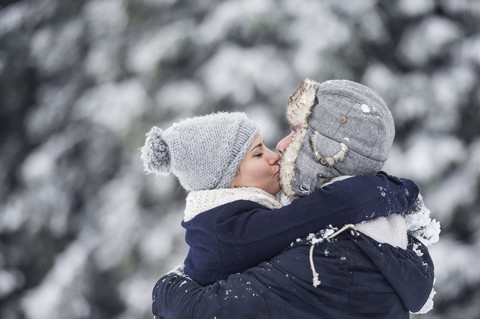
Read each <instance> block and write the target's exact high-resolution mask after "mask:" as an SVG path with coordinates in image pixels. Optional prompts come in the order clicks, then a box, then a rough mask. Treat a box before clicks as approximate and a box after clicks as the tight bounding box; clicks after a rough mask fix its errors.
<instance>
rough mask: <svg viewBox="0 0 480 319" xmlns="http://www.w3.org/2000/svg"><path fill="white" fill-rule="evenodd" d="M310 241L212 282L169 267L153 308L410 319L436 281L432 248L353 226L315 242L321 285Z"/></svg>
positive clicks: (163, 316)
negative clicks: (398, 243)
mask: <svg viewBox="0 0 480 319" xmlns="http://www.w3.org/2000/svg"><path fill="white" fill-rule="evenodd" d="M413 245H416V246H417V247H418V248H416V249H420V250H421V252H422V253H423V255H422V254H420V255H421V256H418V255H417V254H416V253H415V252H414V251H413V250H412V249H411V248H412V246H413ZM310 247H311V245H310V243H309V242H308V241H302V242H297V243H295V244H294V245H292V246H289V247H287V248H286V249H285V250H283V251H282V252H281V253H280V254H279V255H278V256H276V257H275V258H273V259H272V260H271V261H269V262H263V263H261V264H259V265H258V266H257V267H254V268H251V269H249V270H247V271H244V272H243V273H241V274H234V275H231V276H229V277H228V278H227V279H226V280H220V281H217V282H216V283H214V284H212V285H209V286H206V287H203V286H200V285H199V284H197V283H195V282H194V281H192V280H191V279H188V278H186V277H184V276H181V275H178V274H175V273H170V274H167V275H165V276H164V277H162V278H161V279H160V280H159V281H158V282H157V284H156V286H155V288H154V289H153V303H152V311H153V314H154V315H155V316H156V317H157V318H159V319H192V318H216V319H224V318H225V319H237V318H238V319H240V318H249V319H253V318H258V319H267V318H268V319H293V318H298V319H313V318H316V319H360V318H369V319H408V318H409V311H413V312H415V311H418V310H419V309H420V308H421V307H422V306H423V304H424V303H425V301H426V300H427V299H428V296H429V293H430V291H431V289H432V286H433V277H434V275H433V271H434V269H433V263H432V260H431V258H430V255H429V254H428V250H427V249H426V247H425V246H423V245H422V244H421V243H420V242H418V241H417V240H416V239H415V238H413V237H410V236H409V249H408V250H403V249H400V248H395V247H392V246H391V245H389V244H379V243H378V242H376V241H374V240H373V239H371V238H370V237H368V236H366V235H363V234H361V233H360V232H356V233H355V232H350V231H345V232H343V233H341V234H340V235H338V236H337V237H335V238H334V239H333V240H331V241H324V242H322V243H318V244H316V245H315V249H314V251H313V261H314V265H315V268H316V271H317V272H318V273H319V279H320V285H318V286H317V287H314V286H313V284H312V270H311V268H310V264H309V250H310Z"/></svg>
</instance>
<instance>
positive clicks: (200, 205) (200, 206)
mask: <svg viewBox="0 0 480 319" xmlns="http://www.w3.org/2000/svg"><path fill="white" fill-rule="evenodd" d="M237 200H248V201H252V202H256V203H258V204H260V205H262V206H265V207H267V208H269V209H277V208H280V207H282V206H283V205H282V204H281V203H280V202H279V201H278V200H277V198H276V197H275V196H273V195H271V194H269V193H267V192H265V191H264V190H261V189H259V188H256V187H239V188H221V189H211V190H202V191H192V192H190V193H188V196H187V200H186V206H185V214H184V218H183V220H184V221H185V222H187V221H189V220H191V219H193V218H194V217H195V216H197V215H198V214H201V213H203V212H205V211H207V210H210V209H212V208H215V207H218V206H221V205H224V204H228V203H231V202H234V201H237Z"/></svg>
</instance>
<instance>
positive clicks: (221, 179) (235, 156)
mask: <svg viewBox="0 0 480 319" xmlns="http://www.w3.org/2000/svg"><path fill="white" fill-rule="evenodd" d="M258 132H259V127H258V126H257V124H256V123H255V122H253V121H252V120H250V119H249V118H248V117H247V116H246V114H244V113H240V112H235V113H226V112H221V113H213V114H209V115H204V116H198V117H193V118H188V119H185V120H183V121H181V122H179V123H175V124H173V125H172V126H171V127H169V128H168V129H166V130H162V129H160V128H158V127H156V126H154V127H153V128H152V130H151V131H150V132H148V133H147V135H146V136H147V138H146V141H145V145H144V146H143V147H142V149H141V158H142V160H143V163H144V166H145V171H146V172H147V173H156V174H157V175H168V174H169V173H170V172H172V173H173V174H174V175H175V176H176V177H177V178H178V180H179V181H180V184H181V185H182V186H183V188H185V190H186V191H197V190H207V189H216V188H226V187H227V186H228V185H229V184H230V182H231V181H232V180H233V178H234V177H235V175H236V173H237V170H238V167H239V166H240V162H241V161H242V160H243V158H244V157H245V154H246V153H247V151H248V149H249V148H250V145H251V144H252V142H253V139H254V138H255V136H256V135H257V134H258Z"/></svg>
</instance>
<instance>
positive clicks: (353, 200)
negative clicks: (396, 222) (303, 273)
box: [216, 172, 419, 269]
mask: <svg viewBox="0 0 480 319" xmlns="http://www.w3.org/2000/svg"><path fill="white" fill-rule="evenodd" d="M418 193H419V189H418V187H417V186H416V185H415V183H414V182H413V181H411V180H408V179H402V178H397V177H393V176H389V175H387V174H386V173H384V172H380V173H378V174H376V175H372V176H355V177H352V178H348V179H346V180H342V181H338V182H335V183H332V184H330V185H328V186H326V187H323V188H321V189H318V190H316V191H315V192H313V193H312V194H310V195H308V196H306V197H304V198H301V199H298V200H295V201H293V203H292V204H290V205H288V206H285V207H282V208H280V209H277V210H274V211H271V210H269V209H265V208H262V207H260V206H259V207H258V208H257V209H253V210H247V211H244V212H242V213H241V214H235V213H231V214H230V213H229V212H224V213H222V214H219V215H218V216H219V217H218V219H217V221H216V231H217V234H218V237H219V240H220V241H221V242H222V244H223V245H226V246H234V249H235V251H236V252H237V254H238V257H239V258H238V260H242V259H244V261H245V264H244V265H242V266H247V268H249V267H251V266H253V265H256V264H258V263H260V262H262V261H264V260H269V259H271V258H272V257H274V256H275V255H276V254H278V253H279V252H280V251H281V250H282V249H283V248H285V247H286V246H288V245H289V244H290V243H291V242H293V241H295V240H296V239H297V238H301V237H305V236H307V235H308V234H309V233H315V232H317V231H319V230H320V229H322V228H325V227H327V226H329V225H332V226H334V227H337V226H343V225H345V224H356V223H359V222H361V221H364V220H369V219H372V218H376V217H380V216H387V215H389V214H391V213H401V212H404V211H405V210H407V209H408V208H409V207H410V206H412V205H413V203H414V202H415V200H416V198H417V196H418ZM243 269H245V268H243Z"/></svg>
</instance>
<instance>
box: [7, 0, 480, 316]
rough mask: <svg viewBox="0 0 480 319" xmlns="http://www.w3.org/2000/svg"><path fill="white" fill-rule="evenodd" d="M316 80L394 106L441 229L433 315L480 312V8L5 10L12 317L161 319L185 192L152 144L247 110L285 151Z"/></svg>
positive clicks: (347, 4) (407, 156)
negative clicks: (148, 151) (149, 137)
mask: <svg viewBox="0 0 480 319" xmlns="http://www.w3.org/2000/svg"><path fill="white" fill-rule="evenodd" d="M307 76H308V77H311V78H313V79H315V80H317V81H323V80H327V79H333V78H347V79H351V80H355V81H359V82H362V83H365V84H367V85H369V86H371V87H373V88H374V89H376V90H377V91H379V92H380V93H381V95H382V96H383V97H384V98H385V100H386V101H387V104H389V105H390V107H391V110H392V112H393V114H394V118H395V121H396V126H397V136H396V141H395V146H394V148H393V150H392V153H391V159H390V160H389V162H388V164H387V166H386V170H387V171H388V172H390V173H392V174H396V175H401V176H405V177H409V178H412V179H414V180H416V181H417V183H418V184H419V185H420V187H421V190H422V193H423V195H424V198H425V201H426V203H427V206H429V208H430V209H431V211H432V215H433V217H434V218H436V219H438V220H439V221H440V222H441V223H442V230H443V232H442V236H441V240H440V242H439V243H437V244H435V245H434V246H432V247H431V253H432V255H433V257H434V260H435V262H436V273H437V284H436V290H437V296H436V304H435V309H434V310H433V311H432V312H430V313H429V314H427V315H424V316H420V317H421V318H431V319H440V318H442V319H443V318H455V319H458V318H462V319H478V318H480V270H479V266H478V265H479V264H480V254H479V252H480V185H479V182H480V90H479V83H480V1H477V0H438V1H436V0H399V1H394V0H386V1H380V0H348V1H347V0H342V1H333V0H332V1H327V0H324V1H321V0H295V1H288V0H278V1H274V0H262V1H258V0H243V1H242V0H234V1H218V0H195V1H186V0H90V1H88V0H85V1H78V0H75V1H64V0H31V1H28V0H24V1H15V0H2V1H1V2H0V178H1V183H0V318H2V319H17V318H29V319H30V318H32V319H37V318H38V319H44V318H45V319H46V318H48V319H57V318H62V319H63V318H69V319H77V318H102V319H103V318H115V319H127V318H128V319H130V318H151V313H150V305H151V304H150V293H151V290H152V288H153V285H154V283H155V282H156V280H157V279H158V278H159V277H160V276H161V275H162V274H164V273H165V272H166V271H168V270H170V269H171V268H172V267H173V266H174V265H176V264H178V263H180V262H181V261H182V260H183V258H184V256H185V253H186V246H185V244H184V240H183V235H184V233H183V229H182V228H181V226H180V221H181V219H182V211H183V207H184V198H185V193H184V191H183V190H182V189H181V188H180V186H179V185H178V183H177V182H176V181H175V179H174V178H173V177H168V178H154V177H153V176H145V175H144V173H143V167H142V163H141V161H140V159H139V151H138V149H139V147H141V146H142V145H143V142H144V134H145V133H146V132H147V131H148V130H149V129H150V128H151V126H152V125H159V126H161V127H162V126H166V125H168V124H170V123H172V122H173V121H175V120H178V119H181V118H184V117H188V116H192V115H199V114H204V113H207V112H211V111H216V110H240V111H246V112H247V113H249V114H250V116H251V117H252V118H254V119H255V120H256V121H258V122H260V123H261V124H262V125H263V127H264V131H263V135H264V137H265V140H266V142H267V144H268V145H269V146H270V147H272V148H273V147H274V146H275V144H276V141H277V140H279V139H280V138H281V137H282V136H283V135H286V134H287V133H288V125H287V123H286V121H285V119H284V110H285V105H286V102H287V100H288V97H289V96H290V94H291V93H293V92H294V91H295V89H296V88H297V86H298V84H299V83H300V81H301V80H302V79H303V78H305V77H307Z"/></svg>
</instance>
